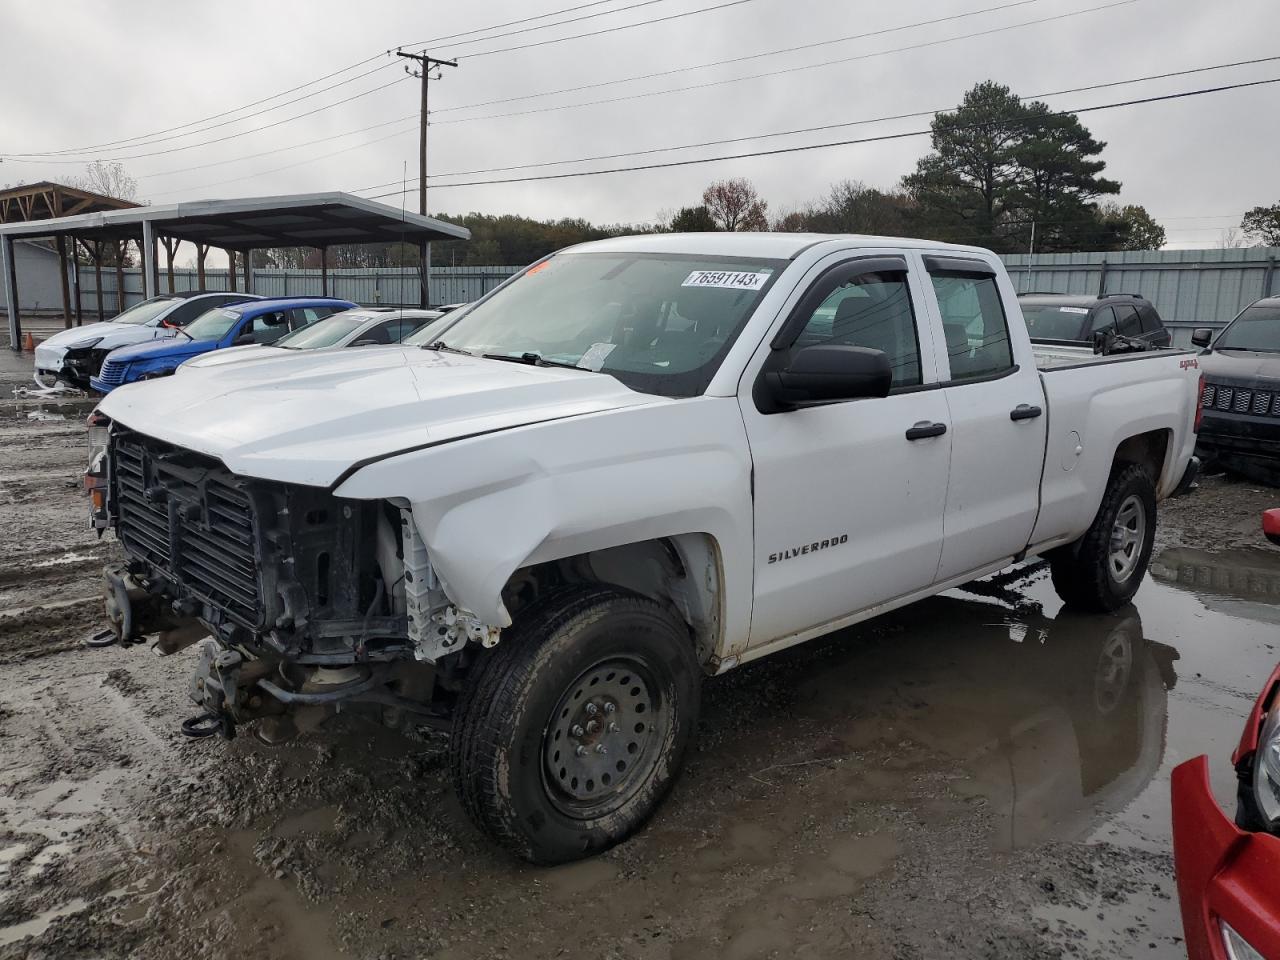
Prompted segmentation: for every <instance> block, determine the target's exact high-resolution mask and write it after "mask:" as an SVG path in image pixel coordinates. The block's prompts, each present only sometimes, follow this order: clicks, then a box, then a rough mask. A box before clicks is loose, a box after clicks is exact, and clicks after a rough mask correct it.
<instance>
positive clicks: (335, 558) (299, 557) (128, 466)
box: [86, 423, 499, 736]
mask: <svg viewBox="0 0 1280 960" xmlns="http://www.w3.org/2000/svg"><path fill="white" fill-rule="evenodd" d="M93 429H94V425H92V424H91V433H92V432H93ZM96 429H97V431H98V437H97V441H96V442H97V445H98V449H97V450H96V451H95V450H94V449H93V444H94V442H95V441H94V440H93V439H92V438H91V455H92V458H91V464H90V469H89V472H88V474H87V475H86V487H88V488H89V489H90V491H91V493H93V505H94V523H95V525H96V526H98V527H99V529H105V528H107V527H110V528H113V529H114V530H115V533H116V535H117V537H118V538H119V540H120V543H121V545H122V546H123V548H124V552H125V554H126V556H127V558H128V559H127V561H126V563H125V564H124V565H123V566H122V567H120V568H116V569H111V568H109V569H107V570H106V571H104V593H105V600H106V608H107V615H108V621H109V623H110V628H111V629H110V632H109V634H104V635H100V636H102V642H120V643H124V644H128V643H136V642H139V641H141V639H142V638H143V637H144V636H146V635H148V634H156V633H158V634H159V638H158V639H157V640H156V642H155V644H154V649H155V650H156V652H158V653H161V654H169V653H174V652H176V651H177V650H180V649H183V648H185V647H187V646H190V645H191V644H192V643H196V642H201V641H203V644H204V645H203V648H202V650H201V653H200V656H199V659H198V665H197V668H196V673H195V675H194V677H193V678H192V682H191V696H192V699H194V700H195V701H196V703H197V704H199V705H200V707H201V708H202V709H203V713H202V714H201V715H199V716H197V717H194V718H192V719H191V720H189V721H187V723H186V724H184V728H183V729H184V732H186V733H188V734H189V735H191V736H206V735H209V734H211V733H222V734H223V735H224V736H231V735H232V733H233V732H234V729H235V725H236V724H238V723H243V722H246V721H249V720H255V719H259V718H264V717H275V718H285V717H286V715H287V714H289V713H290V712H292V711H293V710H294V709H295V708H303V707H320V708H324V709H332V708H339V709H347V708H351V707H356V706H361V707H364V708H368V709H369V710H370V711H371V712H373V713H374V714H375V715H376V716H377V718H378V719H380V720H382V721H383V722H387V723H391V724H396V723H399V722H401V721H403V720H404V719H405V718H406V717H407V716H412V717H414V718H415V720H416V722H419V723H423V722H425V723H433V722H435V723H443V722H444V718H445V717H446V716H447V711H448V705H449V703H450V701H451V699H452V697H453V696H454V695H455V693H456V689H457V683H456V679H457V677H456V674H457V672H458V670H459V669H460V668H464V667H465V659H466V656H467V654H466V652H465V651H466V648H467V647H468V645H469V644H475V645H476V646H492V645H494V644H496V643H497V642H498V638H499V631H498V628H496V627H490V626H487V625H484V624H481V623H479V622H478V621H477V620H476V619H475V618H474V617H471V616H469V615H468V614H467V613H466V611H461V610H458V609H457V608H456V607H455V606H454V605H453V604H452V603H451V602H450V601H449V599H448V597H447V596H446V595H445V592H444V590H443V588H442V586H441V583H440V581H439V579H438V578H437V576H436V574H435V572H434V571H433V570H432V567H431V563H430V560H429V558H428V556H427V550H426V547H425V545H424V544H423V543H422V541H421V539H420V538H419V536H418V533H417V529H416V528H415V526H414V524H413V518H412V514H411V513H410V511H409V509H408V505H407V504H405V505H403V506H401V505H397V504H394V503H392V502H388V501H365V500H350V499H341V498H338V497H335V496H334V495H333V494H331V493H330V492H329V491H328V490H326V489H323V488H319V487H310V486H303V485H299V484H283V483H275V482H269V481H262V480H252V479H246V478H243V477H238V476H235V475H233V474H232V473H230V472H229V471H228V470H227V469H226V468H225V467H224V466H223V465H222V464H221V463H219V462H218V461H216V460H214V459H212V458H209V457H205V456H202V455H200V454H197V453H193V452H191V451H189V450H185V449H182V448H179V447H175V446H172V445H170V444H167V443H164V442H161V441H158V440H155V439H153V438H150V437H147V436H144V435H143V434H139V433H136V432H133V431H130V430H128V429H126V428H124V427H122V426H119V425H116V426H114V427H110V428H109V432H108V427H107V425H106V424H105V423H101V424H98V425H96ZM289 722H290V721H286V722H284V723H281V722H280V721H279V720H277V723H276V726H280V727H281V728H282V729H281V733H282V734H283V733H287V732H289V730H288V729H287V728H288V724H289Z"/></svg>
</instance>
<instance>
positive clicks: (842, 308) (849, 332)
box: [794, 273, 920, 387]
mask: <svg viewBox="0 0 1280 960" xmlns="http://www.w3.org/2000/svg"><path fill="white" fill-rule="evenodd" d="M815 343H841V344H848V345H849V346H854V347H871V348H873V349H875V350H883V351H884V352H885V354H886V355H887V356H888V358H889V366H890V368H891V369H892V370H893V386H895V387H911V386H916V385H918V384H919V383H920V345H919V342H918V341H917V338H916V320H915V313H914V312H913V311H912V309H911V294H910V292H909V291H908V289H907V277H906V274H903V273H864V274H862V275H861V276H857V277H852V278H850V279H849V280H848V281H847V282H845V283H844V284H843V285H841V286H839V287H836V289H835V290H833V291H832V292H831V293H830V294H829V295H828V296H827V298H826V299H825V300H823V301H822V303H820V304H819V305H818V307H817V308H816V309H815V310H814V311H813V313H812V314H811V315H810V317H809V319H808V321H807V322H806V323H805V325H804V328H803V329H802V330H801V331H800V335H799V336H798V337H797V338H796V341H795V344H794V345H795V346H796V347H807V346H810V345H812V344H815Z"/></svg>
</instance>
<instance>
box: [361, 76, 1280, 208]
mask: <svg viewBox="0 0 1280 960" xmlns="http://www.w3.org/2000/svg"><path fill="white" fill-rule="evenodd" d="M1277 60H1280V56H1274V57H1259V58H1256V59H1253V60H1236V61H1234V62H1231V63H1219V64H1214V65H1212V66H1206V67H1191V68H1188V69H1186V70H1172V71H1169V72H1167V73H1154V74H1148V75H1146V76H1141V77H1131V78H1129V79H1127V80H1111V81H1108V82H1106V83H1094V84H1089V85H1088V86H1083V87H1070V88H1067V89H1065V90H1050V91H1047V92H1045V93H1033V94H1028V95H1027V96H1025V97H1019V98H1018V99H1019V100H1022V101H1023V102H1026V101H1028V100H1038V99H1040V98H1041V97H1059V96H1064V95H1066V94H1070V93H1088V92H1090V91H1094V90H1105V89H1110V88H1113V87H1121V86H1127V85H1130V84H1134V83H1145V82H1148V81H1151V80H1167V79H1170V78H1172V77H1184V76H1189V75H1192V74H1198V73H1207V72H1209V71H1212V70H1226V69H1229V68H1233V67H1243V66H1254V65H1256V64H1260V63H1273V62H1275V61H1277ZM954 109H956V107H954V106H953V107H940V108H937V109H933V110H916V111H912V112H911V113H898V114H890V115H888V116H883V117H868V118H865V119H861V120H845V121H842V122H840V123H826V124H821V125H819V126H814V127H796V128H794V129H791V130H779V131H777V132H774V133H757V134H751V135H749V136H743V137H727V138H725V139H721V140H703V141H700V142H697V143H682V144H677V145H674V146H669V147H652V148H649V149H646V150H630V151H626V152H623V153H605V154H599V155H597V156H593V157H579V158H577V159H572V160H546V161H542V162H539V163H522V164H515V165H512V166H506V167H482V168H479V169H475V170H455V171H453V172H451V173H439V174H436V176H437V177H466V176H475V175H477V174H481V173H505V172H507V171H511V170H532V169H537V168H541V167H555V166H561V165H563V164H567V163H585V162H589V161H599V160H617V159H621V158H622V157H638V156H645V155H648V154H654V153H668V152H671V151H673V150H692V149H696V148H699V147H717V146H724V145H726V144H730V143H742V142H744V141H747V140H765V139H770V138H773V137H789V136H795V135H797V134H801V133H822V132H824V131H827V130H837V129H841V128H844V127H856V126H864V125H866V124H871V123H885V122H888V121H891V120H909V119H915V118H917V117H930V116H935V115H936V114H939V113H944V112H946V111H948V110H954ZM396 182H397V181H389V182H387V183H380V184H377V185H376V186H374V187H362V188H361V189H362V190H374V189H378V188H381V187H387V186H391V185H392V184H394V183H396Z"/></svg>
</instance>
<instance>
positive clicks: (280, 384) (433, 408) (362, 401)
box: [98, 347, 670, 486]
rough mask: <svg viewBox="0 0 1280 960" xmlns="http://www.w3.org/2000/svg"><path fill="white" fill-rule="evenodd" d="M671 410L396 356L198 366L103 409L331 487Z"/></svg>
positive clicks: (183, 441) (566, 380) (462, 363)
mask: <svg viewBox="0 0 1280 960" xmlns="http://www.w3.org/2000/svg"><path fill="white" fill-rule="evenodd" d="M667 402H670V401H668V400H666V399H664V398H661V397H654V396H650V395H648V394H642V393H636V392H635V391H633V390H629V389H628V388H626V387H624V386H623V385H622V384H621V383H619V382H618V381H617V380H615V379H614V378H613V377H610V376H608V375H606V374H600V373H591V372H588V371H585V370H581V371H579V370H565V369H561V368H556V367H534V366H528V365H525V364H519V363H506V362H503V361H501V360H485V359H482V358H480V357H468V356H462V355H459V354H449V353H437V352H435V351H432V350H422V349H420V348H417V347H394V348H391V349H386V350H374V349H362V350H335V351H325V352H302V353H297V354H292V355H291V356H289V357H288V359H287V361H284V360H282V361H272V362H265V361H264V362H262V363H245V364H235V363H233V364H226V365H222V366H216V367H209V368H200V367H195V368H191V369H187V370H183V371H182V373H180V374H178V375H175V376H172V377H165V378H163V379H160V380H150V381H146V382H144V383H140V384H136V385H131V386H128V387H125V388H124V389H119V390H113V391H112V392H111V393H110V394H108V395H107V396H106V398H105V399H104V400H103V401H102V403H101V404H99V406H98V409H99V410H100V411H101V412H102V413H103V414H105V415H106V416H108V417H110V418H111V419H112V420H114V421H117V422H118V423H121V424H123V425H125V426H127V427H129V428H131V429H133V430H137V431H138V432H140V433H143V434H146V435H147V436H151V437H155V438H157V439H159V440H163V441H165V442H168V443H172V444H175V445H176V446H179V447H185V448H187V449H189V450H195V451H198V452H200V453H203V454H207V455H209V456H212V457H216V458H218V459H219V460H221V461H222V462H223V463H225V464H226V465H227V468H228V469H229V470H231V471H232V472H233V473H237V474H240V475H243V476H249V477H258V478H260V479H264V480H278V481H281V482H286V483H303V484H310V485H313V486H330V485H332V484H333V483H334V481H336V480H337V479H338V478H339V477H340V476H341V475H342V474H343V473H344V472H346V471H347V470H348V468H350V467H352V466H354V465H356V464H358V463H360V462H362V461H366V460H370V459H377V458H380V457H385V456H388V455H392V454H395V453H397V452H401V451H404V450H407V449H410V448H419V447H423V446H427V445H433V444H437V443H442V442H445V441H448V440H454V439H460V438H463V437H468V436H473V435H476V434H481V433H492V432H494V431H497V430H505V429H510V428H512V427H520V426H524V425H527V424H531V423H537V422H540V421H546V420H557V419H561V418H563V417H571V416H579V415H582V414H589V413H599V412H601V411H605V410H611V409H617V408H620V407H628V406H639V405H643V404H653V403H667Z"/></svg>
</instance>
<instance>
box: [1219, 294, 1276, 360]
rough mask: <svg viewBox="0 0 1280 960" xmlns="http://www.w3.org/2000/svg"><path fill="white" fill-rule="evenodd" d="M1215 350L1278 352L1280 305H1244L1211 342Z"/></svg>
mask: <svg viewBox="0 0 1280 960" xmlns="http://www.w3.org/2000/svg"><path fill="white" fill-rule="evenodd" d="M1213 348H1214V349H1215V350H1259V351H1262V352H1264V353H1280V306H1264V305H1261V304H1254V305H1253V306H1252V307H1246V308H1245V311H1244V313H1242V314H1240V316H1238V317H1236V319H1235V320H1234V321H1233V322H1232V324H1231V326H1229V327H1227V329H1225V330H1223V331H1222V334H1221V335H1220V336H1219V337H1218V339H1217V340H1215V341H1214V343H1213Z"/></svg>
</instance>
